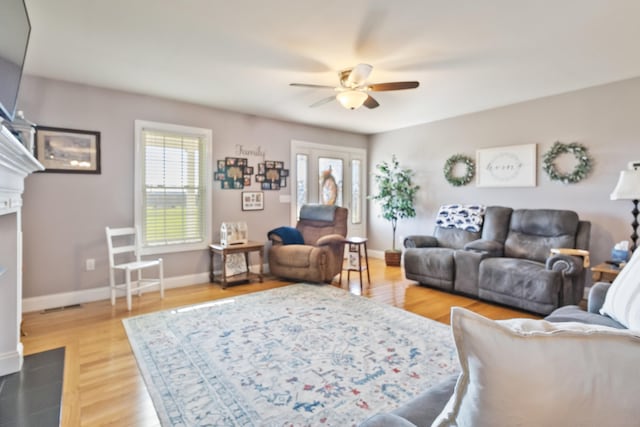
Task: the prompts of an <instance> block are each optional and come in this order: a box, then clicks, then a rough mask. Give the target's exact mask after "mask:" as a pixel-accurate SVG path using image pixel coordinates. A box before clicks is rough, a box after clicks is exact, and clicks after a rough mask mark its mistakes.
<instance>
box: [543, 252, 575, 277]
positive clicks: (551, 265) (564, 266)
mask: <svg viewBox="0 0 640 427" xmlns="http://www.w3.org/2000/svg"><path fill="white" fill-rule="evenodd" d="M546 267H547V270H553V271H559V272H561V273H562V274H563V275H564V276H577V275H579V274H580V273H582V272H583V271H584V266H583V261H582V260H581V259H580V258H578V257H575V256H572V255H563V254H557V255H551V256H550V257H549V258H547V262H546Z"/></svg>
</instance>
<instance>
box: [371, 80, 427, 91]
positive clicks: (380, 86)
mask: <svg viewBox="0 0 640 427" xmlns="http://www.w3.org/2000/svg"><path fill="white" fill-rule="evenodd" d="M418 86H420V82H389V83H376V84H371V85H369V86H367V89H369V90H372V91H374V92H382V91H385V90H402V89H415V88H417V87H418Z"/></svg>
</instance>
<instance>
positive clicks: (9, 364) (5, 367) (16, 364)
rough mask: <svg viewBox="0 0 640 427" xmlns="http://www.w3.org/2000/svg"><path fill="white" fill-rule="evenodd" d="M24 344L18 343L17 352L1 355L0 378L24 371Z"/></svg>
mask: <svg viewBox="0 0 640 427" xmlns="http://www.w3.org/2000/svg"><path fill="white" fill-rule="evenodd" d="M22 361H23V357H22V343H18V347H17V348H16V350H15V351H9V352H6V353H2V354H0V377H2V376H4V375H9V374H13V373H14V372H18V371H19V370H20V369H22Z"/></svg>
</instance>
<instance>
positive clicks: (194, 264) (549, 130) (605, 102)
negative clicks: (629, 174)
mask: <svg viewBox="0 0 640 427" xmlns="http://www.w3.org/2000/svg"><path fill="white" fill-rule="evenodd" d="M19 108H21V109H23V110H25V112H26V115H27V118H29V119H31V120H33V121H35V122H36V123H38V124H41V125H46V126H57V127H69V128H74V129H87V130H98V131H100V132H101V133H102V174H101V175H72V174H50V173H43V174H35V175H32V176H30V177H29V178H28V179H27V181H26V189H25V194H24V214H23V229H24V297H26V298H28V297H35V296H41V295H49V294H54V293H59V292H70V291H76V290H84V289H91V288H96V287H102V286H105V285H106V284H107V277H108V276H107V274H108V272H107V268H106V262H107V261H106V246H105V241H104V231H103V230H104V226H105V225H112V226H118V225H127V224H132V223H133V184H132V183H133V121H134V120H135V119H144V120H153V121H161V122H167V123H175V124H182V125H190V126H197V127H205V128H210V129H212V130H213V160H215V159H218V158H223V157H225V156H233V155H236V152H235V147H236V145H237V144H242V145H245V146H246V147H248V148H255V147H258V146H260V147H261V149H262V151H264V152H266V157H267V159H274V160H284V161H285V165H286V166H287V167H290V166H291V165H289V146H290V141H291V140H292V139H299V140H304V141H311V142H317V143H324V144H337V145H349V146H353V147H366V146H367V142H369V170H370V171H371V170H372V169H373V168H372V165H375V164H376V163H377V162H378V161H380V160H382V159H388V158H390V157H391V154H392V153H395V154H396V155H397V156H398V158H399V159H400V161H401V163H402V165H403V166H407V167H410V168H412V169H414V170H415V171H416V180H417V183H418V184H419V185H420V186H421V190H420V192H419V196H418V200H417V210H418V217H417V218H415V219H412V220H405V221H401V222H400V224H399V230H398V234H399V238H398V240H399V241H400V242H401V240H402V236H403V235H407V234H413V233H427V234H430V233H431V231H432V230H433V218H434V215H435V212H436V211H437V208H438V207H439V206H440V205H441V204H443V203H484V204H487V205H492V204H498V205H504V206H512V207H515V208H543V207H544V208H556V209H573V210H575V211H577V212H578V213H579V215H580V216H581V217H582V218H584V219H587V220H590V221H592V222H593V230H592V252H593V261H594V262H599V261H602V260H605V259H607V258H608V257H609V250H610V248H611V246H612V245H613V244H614V243H615V242H617V241H620V240H623V239H628V236H629V235H630V233H631V228H630V225H629V224H630V223H631V214H630V210H631V207H632V206H631V202H630V201H610V200H609V194H610V193H611V191H612V190H613V187H614V186H615V183H616V180H617V177H618V172H619V171H620V170H621V169H623V168H624V167H626V163H627V162H628V161H630V160H640V144H639V143H638V142H639V139H640V120H638V118H639V116H638V111H640V78H637V79H632V80H627V81H623V82H619V83H615V84H610V85H605V86H600V87H595V88H591V89H586V90H581V91H577V92H573V93H569V94H565V95H560V96H554V97H548V98H544V99H539V100H535V101H530V102H525V103H521V104H516V105H511V106H508V107H504V108H499V109H494V110H490V111H484V112H480V113H476V114H470V115H465V116H461V117H457V118H452V119H448V120H443V121H439V122H434V123H430V124H425V125H420V126H415V127H411V128H406V129H401V130H397V131H393V132H388V133H383V134H378V135H373V136H370V137H366V136H363V135H356V134H350V133H345V132H340V131H334V130H329V129H322V128H315V127H310V126H304V125H299V124H294V123H286V122H281V121H275V120H269V119H265V118H260V117H255V116H249V115H245V114H239V113H233V112H228V111H222V110H216V109H212V108H205V107H201V106H196V105H191V104H185V103H180V102H175V101H171V100H166V99H159V98H153V97H147V96H140V95H134V94H130V93H124V92H118V91H111V90H104V89H99V88H95V87H89V86H82V85H77V84H70V83H65V82H60V81H54V80H48V79H42V78H37V77H30V76H27V77H26V78H25V79H24V81H23V84H22V88H21V93H20V100H19ZM556 140H560V141H563V142H573V141H578V142H580V143H582V144H584V145H586V146H587V147H588V149H589V151H590V153H591V155H592V157H593V158H594V159H595V164H594V170H593V172H592V174H591V175H590V176H589V177H588V178H587V179H586V180H584V181H582V182H580V183H578V184H572V185H563V184H560V183H557V182H551V181H550V180H549V179H548V178H547V176H546V174H545V173H544V172H543V171H542V169H541V161H540V159H541V157H542V154H543V153H544V152H546V151H547V150H548V149H549V148H550V147H551V145H552V144H553V142H554V141H556ZM530 143H536V144H538V167H537V171H538V179H537V181H538V185H537V186H536V187H533V188H517V189H501V188H476V187H475V184H474V183H472V184H469V185H467V186H465V187H453V186H451V185H449V184H448V183H447V182H446V180H445V179H444V177H443V174H442V167H443V165H444V162H445V161H446V159H447V158H449V157H450V156H451V155H453V154H455V153H463V154H467V155H470V156H472V157H475V150H476V149H478V148H488V147H496V146H504V145H518V144H530ZM248 157H249V162H250V164H255V163H256V162H257V161H258V159H257V158H255V157H253V158H252V157H251V156H248ZM565 160H566V159H565ZM568 161H569V164H570V163H571V162H570V159H569V160H568ZM215 184H217V183H215ZM215 184H214V190H213V204H214V207H213V217H212V219H211V221H212V229H213V236H212V240H217V238H218V228H219V225H220V222H222V221H225V220H244V221H247V223H248V225H249V230H250V238H252V239H256V240H258V239H259V240H262V239H264V238H265V234H266V232H267V231H268V230H269V229H271V228H273V227H275V226H278V225H281V224H283V223H287V222H288V219H289V205H288V204H283V203H280V202H279V197H278V196H279V195H280V194H286V193H287V192H286V191H282V192H276V191H274V192H265V196H266V201H265V210H264V211H257V212H242V211H241V210H240V192H239V191H236V190H220V189H219V188H218V186H216V185H215ZM371 185H372V183H370V186H371ZM253 187H255V185H254V186H253ZM250 189H254V188H250ZM255 189H257V188H255ZM378 215H379V211H378V209H377V206H375V205H373V204H370V211H369V232H368V235H369V238H370V243H369V248H370V249H371V250H384V249H386V248H389V247H390V246H391V227H390V225H389V224H388V223H387V222H384V221H383V220H382V219H380V218H379V216H378ZM87 258H95V259H96V270H95V271H93V272H86V271H84V260H85V259H87ZM164 258H165V262H166V276H167V277H175V276H182V275H190V274H197V273H202V272H206V271H207V269H208V264H209V260H208V256H207V253H206V251H199V252H187V253H179V254H169V255H165V256H164Z"/></svg>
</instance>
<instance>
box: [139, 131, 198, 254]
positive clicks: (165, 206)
mask: <svg viewBox="0 0 640 427" xmlns="http://www.w3.org/2000/svg"><path fill="white" fill-rule="evenodd" d="M136 124H137V125H138V122H136ZM167 126H168V127H169V128H166V129H163V126H158V124H155V126H153V125H151V126H149V125H148V124H147V125H142V126H140V128H139V129H138V132H137V133H138V138H139V141H138V148H137V156H138V159H139V162H138V167H139V171H138V178H139V181H140V182H139V185H138V189H137V192H139V194H137V196H138V197H139V200H140V203H138V205H139V212H138V217H139V220H137V221H136V223H139V224H138V226H139V227H140V230H141V231H142V241H143V246H144V247H146V248H149V249H150V250H149V252H154V250H153V249H154V248H156V249H157V248H162V247H164V248H167V250H170V249H175V250H180V247H182V246H186V247H185V249H190V248H189V246H190V245H193V244H203V243H206V241H207V236H208V232H207V230H208V226H207V218H208V217H209V216H208V214H207V206H208V202H207V195H208V193H209V189H208V185H207V183H208V181H209V180H208V179H207V173H206V172H207V167H206V158H207V156H206V153H207V145H206V144H208V141H207V135H203V134H201V133H197V132H190V130H195V131H197V129H189V128H184V132H183V131H176V130H175V128H176V126H173V125H167ZM180 128H181V127H180ZM156 252H157V251H156Z"/></svg>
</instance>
